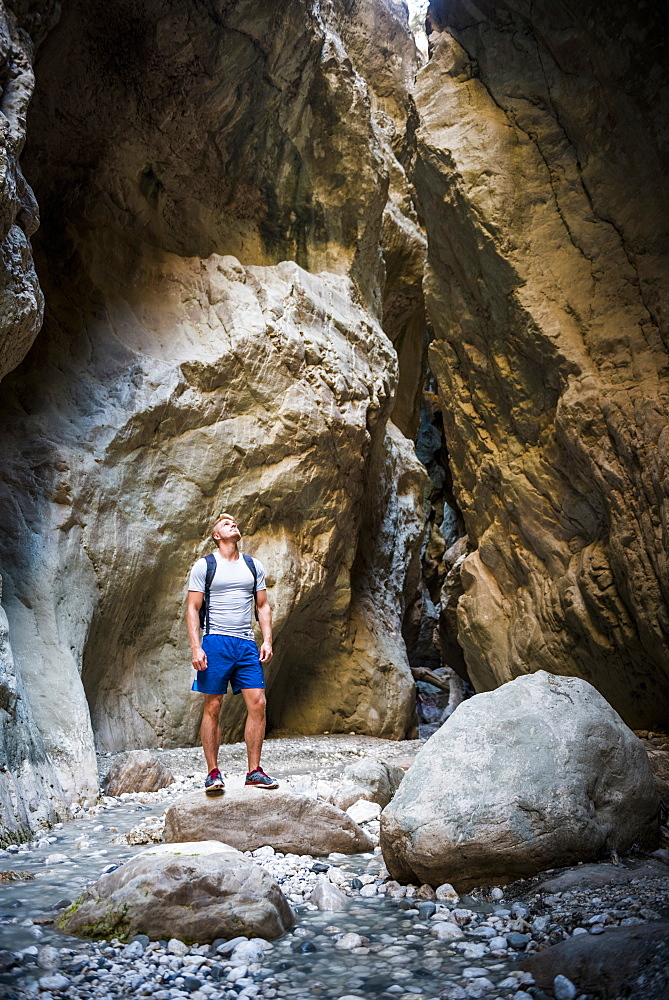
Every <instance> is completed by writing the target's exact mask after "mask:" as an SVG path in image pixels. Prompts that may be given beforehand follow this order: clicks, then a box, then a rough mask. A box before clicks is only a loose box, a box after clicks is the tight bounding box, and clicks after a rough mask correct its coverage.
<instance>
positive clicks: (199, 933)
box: [58, 844, 295, 944]
mask: <svg viewBox="0 0 669 1000" xmlns="http://www.w3.org/2000/svg"><path fill="white" fill-rule="evenodd" d="M184 849H186V845H181V851H180V852H179V853H178V854H172V853H168V851H167V850H162V851H159V852H158V853H156V851H155V850H149V851H147V852H144V853H142V854H140V855H139V857H136V858H133V859H132V860H131V861H129V862H127V864H125V865H122V867H120V868H117V869H116V871H114V872H111V874H109V875H103V876H102V878H101V879H99V880H98V881H97V882H96V883H95V884H94V885H93V886H91V887H90V888H89V889H87V890H86V892H85V893H84V894H83V895H82V896H81V897H80V898H79V899H78V900H76V901H75V903H73V905H72V906H71V907H70V908H69V909H68V910H66V911H65V913H64V914H63V916H62V917H61V918H60V919H59V921H58V926H59V927H60V928H61V930H64V931H66V933H68V934H76V935H78V936H80V937H95V938H104V937H106V938H111V937H117V938H118V939H119V940H121V941H127V940H128V938H131V937H133V936H134V935H135V934H146V935H147V936H148V937H149V938H151V939H152V940H160V939H161V938H164V939H166V940H167V939H170V938H173V937H178V938H179V939H180V940H181V941H184V942H191V941H197V942H198V943H200V944H204V943H206V942H211V941H214V940H215V939H216V938H219V937H223V938H233V937H236V936H238V935H241V934H245V935H247V936H249V937H263V938H267V939H271V938H276V937H279V936H280V935H281V934H283V933H284V931H286V930H287V929H288V928H289V927H292V925H293V924H294V922H295V917H294V916H293V912H292V910H291V908H290V906H289V905H288V902H287V901H286V899H285V897H284V895H283V893H282V892H281V889H280V888H279V886H278V885H277V883H276V882H275V881H274V879H273V878H271V876H270V875H268V874H267V873H266V872H265V871H264V870H263V869H262V868H261V867H260V866H259V865H256V864H254V863H253V862H252V861H251V860H250V859H249V858H245V857H244V855H243V854H240V853H239V852H238V851H235V850H232V849H231V848H230V847H228V846H227V845H226V844H219V845H218V849H217V848H216V845H206V846H205V847H204V849H203V848H202V845H200V844H189V845H188V846H187V849H188V850H189V852H190V853H189V854H188V855H185V854H184V853H183V851H184Z"/></svg>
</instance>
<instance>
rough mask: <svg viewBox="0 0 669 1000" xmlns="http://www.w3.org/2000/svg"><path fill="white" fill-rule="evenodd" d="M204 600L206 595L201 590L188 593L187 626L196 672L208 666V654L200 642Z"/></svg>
mask: <svg viewBox="0 0 669 1000" xmlns="http://www.w3.org/2000/svg"><path fill="white" fill-rule="evenodd" d="M203 600H204V594H202V593H201V592H200V591H199V590H189V591H188V604H187V605H186V626H187V628H188V638H189V639H190V649H191V656H192V660H193V666H194V667H195V669H196V670H205V669H206V666H207V654H206V653H205V651H204V650H203V648H202V643H201V641H200V608H201V607H202V601H203Z"/></svg>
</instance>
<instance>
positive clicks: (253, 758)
mask: <svg viewBox="0 0 669 1000" xmlns="http://www.w3.org/2000/svg"><path fill="white" fill-rule="evenodd" d="M242 694H243V695H244V701H245V702H246V711H247V712H248V715H247V716H246V726H245V728H244V741H245V743H246V756H247V758H248V764H249V772H251V771H255V770H256V768H257V767H260V754H261V751H262V744H263V740H264V739H265V691H264V688H242Z"/></svg>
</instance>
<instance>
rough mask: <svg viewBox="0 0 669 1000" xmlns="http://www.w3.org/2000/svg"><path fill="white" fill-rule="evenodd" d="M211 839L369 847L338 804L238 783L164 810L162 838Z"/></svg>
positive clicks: (295, 849) (307, 849) (314, 848)
mask: <svg viewBox="0 0 669 1000" xmlns="http://www.w3.org/2000/svg"><path fill="white" fill-rule="evenodd" d="M214 839H218V840H223V841H224V842H225V843H227V844H231V845H232V846H233V847H236V848H238V849H239V850H242V851H247V850H254V849H255V848H257V847H261V846H263V845H264V844H269V845H270V846H272V847H274V849H275V850H277V851H283V852H289V853H292V854H311V855H322V854H330V853H331V852H333V851H338V852H340V853H343V854H354V853H356V852H358V851H369V850H371V849H372V848H373V843H372V841H371V840H370V838H369V837H368V836H367V834H366V833H365V832H364V831H363V830H362V829H361V828H360V827H359V826H358V825H357V823H354V822H353V820H352V819H351V818H350V817H349V816H347V815H346V813H345V812H343V811H342V810H341V809H337V808H336V806H333V805H331V804H330V803H328V802H321V801H318V800H316V799H313V798H309V797H307V796H306V795H294V794H292V793H291V792H287V791H285V790H283V789H278V790H276V791H271V792H260V791H258V790H257V789H249V788H242V789H239V790H235V791H227V792H226V794H225V795H224V796H221V797H220V798H217V799H209V798H206V797H205V796H204V795H202V794H201V793H195V794H193V795H189V796H186V797H185V798H183V799H181V800H180V801H179V802H177V803H175V804H174V805H173V806H170V808H169V809H168V810H167V814H166V817H165V840H166V842H168V843H174V842H178V841H182V840H185V841H191V840H214Z"/></svg>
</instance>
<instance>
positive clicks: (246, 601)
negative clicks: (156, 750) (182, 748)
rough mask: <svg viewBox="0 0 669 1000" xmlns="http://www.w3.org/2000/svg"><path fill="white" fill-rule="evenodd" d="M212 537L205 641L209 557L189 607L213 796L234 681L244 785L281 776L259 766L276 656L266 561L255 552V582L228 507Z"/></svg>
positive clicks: (219, 787)
mask: <svg viewBox="0 0 669 1000" xmlns="http://www.w3.org/2000/svg"><path fill="white" fill-rule="evenodd" d="M212 538H213V539H214V541H215V542H216V543H217V545H218V552H216V553H215V558H216V572H215V574H214V577H213V580H212V581H211V586H210V592H209V627H208V630H207V633H206V634H205V635H204V637H203V638H202V641H200V607H201V606H202V601H203V598H204V591H205V578H206V571H207V563H206V560H205V559H204V558H203V559H198V561H197V562H196V563H195V565H194V566H193V568H192V570H191V574H190V581H189V584H188V607H187V610H186V623H187V626H188V637H189V639H190V644H191V651H192V656H193V666H194V667H195V669H196V671H197V675H196V677H195V680H194V681H193V691H199V692H201V693H202V694H203V695H204V712H203V715H202V725H201V727H200V736H201V738H202V748H203V750H204V755H205V758H206V761H207V767H208V768H209V774H208V775H207V778H206V780H205V783H204V790H205V792H206V793H207V795H222V794H223V788H224V785H223V778H222V777H221V772H220V771H219V769H218V750H219V747H220V745H221V724H220V718H219V716H220V711H221V702H222V701H223V695H224V694H225V692H226V690H227V686H228V681H230V683H231V685H232V691H233V694H239V692H240V691H241V693H242V696H243V698H244V701H245V702H246V710H247V717H246V727H245V729H244V740H245V742H246V753H247V757H248V773H247V775H246V784H247V785H252V786H253V787H254V788H278V787H279V783H278V781H275V780H274V778H270V776H269V775H268V774H265V772H264V771H263V769H262V768H261V766H260V752H261V750H262V744H263V739H264V738H265V676H264V673H263V668H262V664H263V663H269V661H270V660H271V659H272V610H271V608H270V606H269V601H268V600H267V589H266V587H265V570H264V568H263V566H262V563H260V562H259V561H258V560H257V559H254V560H253V565H254V568H255V571H256V575H257V581H254V578H253V573H252V572H251V570H250V569H249V567H248V565H247V563H246V561H245V559H244V558H243V557H242V556H241V555H240V552H239V549H238V543H239V540H240V538H241V534H240V531H239V528H238V527H237V524H236V523H235V519H234V517H232V516H231V515H230V514H221V516H220V517H219V518H218V520H217V521H216V524H215V525H214V527H213V529H212ZM254 583H255V588H256V608H257V611H258V622H259V624H260V631H261V632H262V639H263V642H262V646H261V647H260V656H258V647H257V646H256V644H255V640H254V638H253V631H252V630H251V610H252V607H253V589H254Z"/></svg>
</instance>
